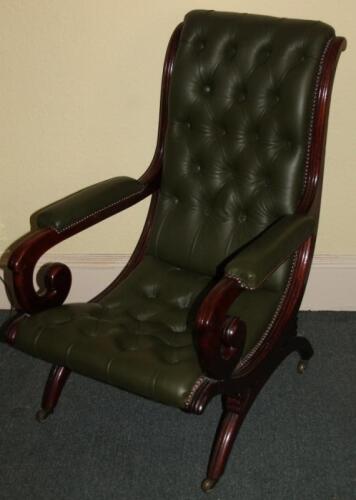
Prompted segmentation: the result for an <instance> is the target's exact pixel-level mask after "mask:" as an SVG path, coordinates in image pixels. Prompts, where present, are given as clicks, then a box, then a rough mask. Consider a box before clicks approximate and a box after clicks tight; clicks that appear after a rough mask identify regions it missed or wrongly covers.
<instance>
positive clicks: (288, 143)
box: [285, 141, 292, 149]
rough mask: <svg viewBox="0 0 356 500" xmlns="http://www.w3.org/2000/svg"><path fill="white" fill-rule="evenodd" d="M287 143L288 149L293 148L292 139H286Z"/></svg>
mask: <svg viewBox="0 0 356 500" xmlns="http://www.w3.org/2000/svg"><path fill="white" fill-rule="evenodd" d="M285 145H286V149H292V142H291V141H286V142H285Z"/></svg>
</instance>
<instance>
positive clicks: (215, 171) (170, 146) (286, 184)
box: [148, 11, 334, 275]
mask: <svg viewBox="0 0 356 500" xmlns="http://www.w3.org/2000/svg"><path fill="white" fill-rule="evenodd" d="M333 36H334V30H333V29H332V28H331V27H330V26H328V25H326V24H323V23H320V22H313V21H300V20H292V19H279V18H273V17H266V16H256V15H246V14H232V13H223V12H214V11H192V12H190V13H189V14H188V15H187V16H186V18H185V21H184V25H183V29H182V33H181V37H180V41H179V46H178V51H177V55H176V59H175V63H174V69H173V75H172V80H171V88H170V95H169V111H168V127H167V133H166V138H165V147H164V166H163V176H162V183H161V191H160V195H159V203H158V208H157V212H156V215H155V220H154V225H153V231H152V233H151V237H150V241H149V247H148V253H150V254H153V255H155V256H156V257H159V258H161V259H163V260H165V261H167V262H169V263H172V264H176V265H177V266H180V267H183V268H185V269H190V270H194V271H198V272H202V273H206V274H210V275H213V274H215V272H216V268H217V266H218V265H219V264H220V263H221V262H222V261H224V260H225V259H227V258H228V257H229V256H231V255H232V254H233V253H235V252H236V251H237V250H238V249H239V248H241V247H242V246H243V245H245V244H246V243H248V242H249V241H250V240H251V239H253V238H255V237H256V236H257V235H258V234H259V233H261V232H262V231H263V230H265V229H266V228H267V227H268V226H269V225H271V224H272V223H273V222H275V221H276V220H277V219H279V218H280V217H281V216H283V215H285V214H291V213H294V212H295V210H296V207H297V205H298V201H299V200H300V197H301V195H302V192H303V187H304V183H305V178H306V175H307V169H308V153H309V148H310V143H309V141H310V131H311V123H312V119H313V104H314V100H315V86H316V81H317V77H318V73H319V72H320V68H321V64H322V58H323V54H324V53H325V50H326V47H327V44H328V41H329V40H330V39H331V38H332V37H333Z"/></svg>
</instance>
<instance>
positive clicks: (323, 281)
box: [0, 253, 356, 311]
mask: <svg viewBox="0 0 356 500" xmlns="http://www.w3.org/2000/svg"><path fill="white" fill-rule="evenodd" d="M128 258H129V255H127V254H55V253H50V254H48V255H46V259H42V260H41V261H40V263H39V266H40V265H42V264H43V263H44V262H64V263H65V264H67V265H68V266H69V267H70V268H71V270H72V274H73V285H72V289H71V292H70V295H69V298H68V299H67V301H69V302H86V301H88V300H90V299H91V298H92V297H94V296H95V295H96V294H97V293H98V292H100V291H101V290H102V289H103V288H105V287H106V286H107V285H109V284H110V282H111V281H112V280H113V279H114V278H115V277H116V276H117V275H118V274H119V272H120V271H121V269H122V268H123V267H124V265H125V264H126V262H127V260H128ZM0 286H1V284H0ZM9 307H10V304H9V301H8V299H7V297H6V293H5V291H4V289H3V287H1V288H0V309H8V308H9ZM301 308H302V309H303V310H312V311H356V255H316V256H315V257H314V260H313V265H312V269H311V273H310V278H309V282H308V286H307V290H306V293H305V296H304V299H303V303H302V307H301Z"/></svg>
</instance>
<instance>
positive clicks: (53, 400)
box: [36, 365, 70, 422]
mask: <svg viewBox="0 0 356 500" xmlns="http://www.w3.org/2000/svg"><path fill="white" fill-rule="evenodd" d="M69 374H70V370H69V369H68V368H65V367H64V366H56V365H53V366H52V368H51V371H50V372H49V376H48V379H47V383H46V386H45V388H44V391H43V396H42V404H41V409H40V410H38V412H37V413H36V419H37V421H38V422H43V421H44V420H45V419H46V418H47V417H48V416H49V415H50V414H51V413H53V411H54V409H55V407H56V405H57V403H58V399H59V396H60V395H61V392H62V389H63V387H64V384H65V383H66V381H67V378H68V376H69Z"/></svg>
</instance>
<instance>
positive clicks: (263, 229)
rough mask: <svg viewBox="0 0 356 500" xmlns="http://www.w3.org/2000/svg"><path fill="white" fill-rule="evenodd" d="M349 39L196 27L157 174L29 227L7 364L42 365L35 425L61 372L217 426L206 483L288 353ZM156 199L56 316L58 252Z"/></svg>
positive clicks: (61, 276) (279, 29)
mask: <svg viewBox="0 0 356 500" xmlns="http://www.w3.org/2000/svg"><path fill="white" fill-rule="evenodd" d="M345 46H346V43H345V39H344V38H340V37H336V36H335V34H334V30H333V28H332V27H330V26H328V25H326V24H324V23H321V22H312V21H302V20H294V19H278V18H273V17H267V16H257V15H242V14H233V13H223V12H213V11H192V12H190V13H188V14H187V16H186V17H185V20H184V23H182V24H181V25H179V26H178V27H177V28H176V30H175V31H174V33H173V35H172V37H171V40H170V43H169V45H168V49H167V54H166V59H165V63H164V70H163V79H162V91H161V105H160V122H159V131H158V140H157V146H156V150H155V153H154V156H153V160H152V162H151V164H150V166H149V168H148V169H147V170H146V172H145V173H144V174H143V176H142V177H141V178H140V179H138V180H134V179H131V178H129V177H115V178H113V179H110V180H108V181H105V182H100V183H98V184H96V185H94V186H91V187H87V188H85V189H83V190H81V191H79V192H77V193H74V194H73V195H71V196H68V197H67V198H65V199H63V200H60V201H57V202H55V203H53V204H52V205H50V206H48V207H46V208H44V209H42V210H39V211H38V212H36V213H35V214H34V215H33V216H32V219H31V225H32V229H31V231H30V233H29V234H28V235H26V236H25V237H24V238H22V239H21V240H20V241H19V242H17V243H16V244H15V245H14V248H13V250H12V253H11V256H10V258H9V261H8V265H7V270H6V279H7V283H8V285H9V287H10V288H11V290H12V294H11V300H12V302H13V304H14V306H15V307H16V308H17V310H18V315H17V317H16V318H15V319H14V320H12V321H11V323H10V324H9V325H8V326H7V329H6V340H7V342H8V343H9V344H11V345H13V346H14V347H15V348H17V349H20V350H22V351H24V352H27V353H29V354H31V355H32V356H34V357H37V358H40V359H43V360H45V361H48V362H49V363H51V364H52V365H53V367H52V369H51V371H50V375H49V378H48V381H47V384H46V387H45V390H44V394H43V399H42V407H41V409H40V411H39V412H38V414H37V418H38V420H40V421H43V420H44V419H45V418H46V417H47V416H48V415H49V414H50V413H52V412H53V410H54V408H55V406H56V404H57V402H58V398H59V396H60V393H61V390H62V388H63V386H64V384H65V381H66V379H67V377H68V375H69V374H70V372H72V371H73V372H77V373H80V374H83V375H86V376H88V377H92V378H94V379H97V380H100V381H102V382H106V383H108V384H112V385H115V386H117V387H119V388H121V389H124V390H127V391H130V392H132V393H135V394H138V395H141V396H144V397H146V398H150V399H152V400H154V401H157V402H160V403H163V404H166V405H172V406H175V407H177V408H180V409H182V410H184V411H186V412H190V413H196V414H200V413H202V412H203V410H204V408H205V407H206V405H207V404H208V402H209V401H210V400H211V398H213V397H214V396H216V395H221V396H222V402H223V413H222V417H221V421H220V424H219V426H218V429H217V433H216V438H215V441H214V443H213V448H212V453H211V456H210V461H209V465H208V472H207V477H206V479H205V480H204V481H203V483H202V487H203V489H204V490H205V491H208V490H209V489H211V488H212V487H213V486H214V485H215V483H216V482H217V480H218V479H219V477H220V476H221V474H222V473H223V471H224V468H225V464H226V462H227V459H228V456H229V453H230V450H231V448H232V445H233V442H234V439H235V437H236V435H237V432H238V430H239V428H240V426H241V424H242V421H243V419H244V417H245V415H246V414H247V412H248V410H249V408H250V406H251V404H252V403H253V401H254V399H255V398H256V396H257V394H258V393H259V391H260V389H261V388H262V386H263V385H264V383H265V382H266V381H267V380H268V378H269V376H270V375H271V373H272V372H273V371H274V370H275V369H276V367H277V366H278V365H279V364H280V363H281V362H282V361H283V359H284V358H285V357H286V356H287V355H288V354H290V353H291V352H293V351H297V352H298V353H299V354H300V358H301V360H300V362H299V365H298V370H299V371H300V372H303V370H304V369H305V366H306V362H307V360H308V359H310V358H311V356H312V354H313V350H312V347H311V345H310V344H309V342H308V341H307V340H306V339H305V338H303V337H300V336H297V313H298V309H299V306H300V303H301V300H302V296H303V292H304V288H305V285H306V281H307V277H308V273H309V269H310V265H311V260H312V255H313V249H314V243H315V237H316V233H317V225H318V215H319V207H320V196H321V184H322V171H323V160H324V150H325V139H326V129H327V118H328V109H329V102H330V95H331V88H332V81H333V76H334V72H335V68H336V64H337V61H338V57H339V55H340V52H341V51H342V50H344V48H345ZM147 196H151V205H150V208H149V212H148V216H147V219H146V223H145V226H144V229H143V232H142V235H141V237H140V239H139V242H138V244H137V246H136V248H135V250H134V252H133V255H132V257H131V259H130V260H129V262H128V264H127V266H126V267H125V268H124V270H123V271H122V273H121V274H120V275H119V276H118V278H117V279H116V280H115V281H114V282H113V283H112V284H111V285H110V286H109V287H108V288H107V289H106V290H104V291H103V292H102V293H100V295H98V296H97V297H95V298H93V299H92V300H91V301H90V302H89V303H87V304H66V305H63V302H64V301H65V299H66V297H67V295H68V292H69V289H70V285H71V273H70V270H69V269H68V268H67V267H66V266H65V265H63V264H61V263H54V264H48V265H46V266H45V268H44V269H43V270H42V273H41V276H42V289H41V290H40V291H37V290H35V288H34V285H33V274H34V267H35V265H36V263H37V261H38V259H39V257H40V256H41V255H42V254H43V253H45V252H46V251H47V250H48V249H49V248H51V247H52V246H54V245H56V244H57V243H59V242H60V241H63V240H64V239H66V238H69V237H71V236H72V235H74V234H76V233H78V232H80V231H82V230H84V229H86V228H87V227H89V226H91V225H93V224H96V223H97V222H100V221H101V220H103V219H105V218H107V217H109V216H112V215H113V214H116V213H118V212H120V211H121V210H124V209H126V208H128V207H130V206H131V205H133V204H134V203H137V202H138V201H140V200H142V199H143V198H144V197H147Z"/></svg>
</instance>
